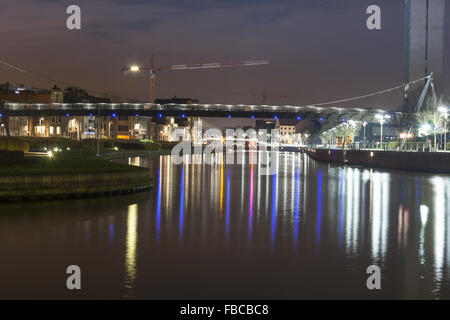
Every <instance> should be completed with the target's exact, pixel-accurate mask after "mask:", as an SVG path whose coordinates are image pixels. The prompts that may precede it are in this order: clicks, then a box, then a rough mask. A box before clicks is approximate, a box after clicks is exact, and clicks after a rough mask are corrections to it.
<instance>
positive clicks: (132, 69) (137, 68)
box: [130, 66, 140, 72]
mask: <svg viewBox="0 0 450 320" xmlns="http://www.w3.org/2000/svg"><path fill="white" fill-rule="evenodd" d="M130 71H132V72H139V71H140V68H139V66H131V67H130Z"/></svg>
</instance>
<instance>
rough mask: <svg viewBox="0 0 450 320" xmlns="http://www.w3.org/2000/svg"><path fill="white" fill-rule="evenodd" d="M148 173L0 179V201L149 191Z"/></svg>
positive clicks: (150, 180) (140, 171)
mask: <svg viewBox="0 0 450 320" xmlns="http://www.w3.org/2000/svg"><path fill="white" fill-rule="evenodd" d="M151 186H152V177H151V174H150V171H149V170H145V169H143V170H136V171H129V172H114V173H92V174H61V175H39V176H2V177H0V200H1V201H17V200H38V199H54V198H77V197H89V196H103V195H108V194H121V193H129V192H137V191H143V190H147V189H149V188H151Z"/></svg>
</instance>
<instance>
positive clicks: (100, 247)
mask: <svg viewBox="0 0 450 320" xmlns="http://www.w3.org/2000/svg"><path fill="white" fill-rule="evenodd" d="M250 156H254V157H257V156H258V155H257V154H254V155H250ZM128 162H129V163H130V164H134V165H140V166H145V167H148V168H149V169H150V170H152V172H153V174H154V177H155V181H154V188H153V190H152V191H150V192H145V193H140V194H131V195H124V196H119V197H105V198H92V199H80V200H67V201H48V202H33V203H12V204H0V211H1V215H0V240H1V242H0V243H1V245H0V250H1V251H0V252H1V255H2V262H3V263H2V265H1V266H0V271H1V275H2V278H3V279H2V281H1V282H2V285H1V286H0V296H1V297H67V298H70V297H87V298H103V297H106V298H108V297H111V298H117V297H125V298H225V299H227V298H235V299H236V298H255V299H259V298H347V297H351V298H448V297H449V291H450V283H449V277H450V275H449V271H450V263H449V259H450V218H449V217H448V213H450V178H449V176H438V175H424V174H413V173H404V172H386V171H379V170H371V169H366V168H354V167H353V168H352V167H340V166H329V165H325V164H318V163H316V162H314V161H313V160H310V159H309V158H307V157H306V156H305V155H297V154H291V153H280V154H278V161H277V166H276V170H275V174H274V175H271V176H265V175H261V174H260V172H261V167H260V165H259V164H258V163H256V164H253V165H249V164H247V165H238V164H236V165H221V164H215V165H193V164H192V165H173V164H172V163H171V159H170V156H161V157H159V158H158V157H156V158H130V159H129V160H128ZM69 264H78V265H79V266H80V267H81V269H82V277H83V285H82V286H83V291H82V292H77V293H74V292H67V290H65V279H66V274H65V268H66V267H67V266H68V265H69ZM371 264H376V265H379V266H380V267H381V270H382V282H381V285H382V290H381V291H380V292H373V291H369V290H367V288H366V279H367V277H368V275H367V274H366V268H367V267H368V266H369V265H371Z"/></svg>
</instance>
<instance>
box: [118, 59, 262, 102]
mask: <svg viewBox="0 0 450 320" xmlns="http://www.w3.org/2000/svg"><path fill="white" fill-rule="evenodd" d="M150 64H151V65H150V67H140V66H137V65H134V66H131V67H124V68H122V69H121V70H122V71H123V72H140V71H149V73H150V103H155V97H156V72H159V71H169V70H195V69H213V68H228V67H247V66H259V65H265V64H269V61H268V60H249V61H240V62H215V63H198V64H175V65H171V66H160V67H157V66H155V56H154V55H152V58H151V63H150Z"/></svg>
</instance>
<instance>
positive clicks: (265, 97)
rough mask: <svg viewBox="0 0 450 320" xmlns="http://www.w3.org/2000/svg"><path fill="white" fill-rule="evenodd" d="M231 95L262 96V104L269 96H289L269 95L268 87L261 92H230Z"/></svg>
mask: <svg viewBox="0 0 450 320" xmlns="http://www.w3.org/2000/svg"><path fill="white" fill-rule="evenodd" d="M229 94H231V95H246V96H253V97H261V104H262V105H265V104H266V101H267V98H287V96H273V95H268V94H267V90H266V88H264V89H263V91H262V92H261V93H254V94H245V93H229Z"/></svg>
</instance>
